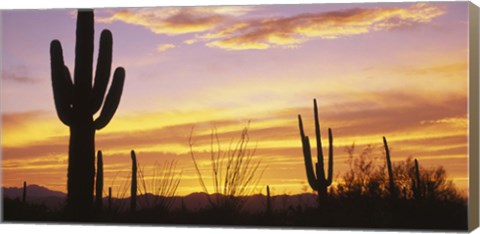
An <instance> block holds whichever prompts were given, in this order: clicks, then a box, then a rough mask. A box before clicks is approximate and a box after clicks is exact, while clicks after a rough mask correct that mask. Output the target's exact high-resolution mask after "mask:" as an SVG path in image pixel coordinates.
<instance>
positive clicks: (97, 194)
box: [95, 150, 103, 210]
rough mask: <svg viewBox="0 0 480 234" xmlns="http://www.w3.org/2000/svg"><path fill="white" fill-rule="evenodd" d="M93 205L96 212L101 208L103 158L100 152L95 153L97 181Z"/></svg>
mask: <svg viewBox="0 0 480 234" xmlns="http://www.w3.org/2000/svg"><path fill="white" fill-rule="evenodd" d="M95 205H96V207H97V209H98V210H101V209H102V206H103V156H102V151H100V150H99V151H98V153H97V179H96V183H95Z"/></svg>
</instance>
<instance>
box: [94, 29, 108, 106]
mask: <svg viewBox="0 0 480 234" xmlns="http://www.w3.org/2000/svg"><path fill="white" fill-rule="evenodd" d="M112 44H113V40H112V33H111V32H110V31H108V30H103V31H102V34H101V36H100V49H99V52H98V59H97V69H96V70H95V85H94V86H93V90H92V100H91V103H92V114H95V113H97V111H98V110H100V107H101V106H102V103H103V98H104V96H105V92H106V90H107V85H108V81H109V79H110V71H111V68H112Z"/></svg>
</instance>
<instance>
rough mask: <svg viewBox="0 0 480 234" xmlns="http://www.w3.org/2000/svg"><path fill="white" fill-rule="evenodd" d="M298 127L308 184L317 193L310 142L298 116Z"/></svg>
mask: <svg viewBox="0 0 480 234" xmlns="http://www.w3.org/2000/svg"><path fill="white" fill-rule="evenodd" d="M298 125H299V128H300V137H301V139H302V148H303V159H304V161H305V171H306V173H307V180H308V184H309V185H310V187H312V189H313V190H315V191H318V190H319V189H320V187H319V185H318V181H317V178H316V177H315V173H314V171H313V163H312V153H311V150H310V140H309V139H308V136H305V132H304V130H303V122H302V116H301V115H298Z"/></svg>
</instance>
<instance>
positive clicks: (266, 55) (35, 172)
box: [1, 2, 468, 195]
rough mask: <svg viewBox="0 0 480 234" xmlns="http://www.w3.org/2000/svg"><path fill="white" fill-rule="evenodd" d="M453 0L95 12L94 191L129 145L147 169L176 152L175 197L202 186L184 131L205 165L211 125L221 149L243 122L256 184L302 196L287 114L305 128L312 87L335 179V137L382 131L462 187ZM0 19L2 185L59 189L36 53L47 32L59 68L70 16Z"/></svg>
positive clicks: (42, 62) (463, 124) (459, 66)
mask: <svg viewBox="0 0 480 234" xmlns="http://www.w3.org/2000/svg"><path fill="white" fill-rule="evenodd" d="M467 6H468V4H467V3H462V2H448V3H447V2H445V3H370V4H364V3H362V4H313V5H290V6H282V5H278V6H276V5H271V6H238V7H164V8H135V9H100V10H97V11H96V12H95V14H96V16H95V17H96V18H95V50H97V49H98V37H99V34H100V32H101V30H102V29H104V28H108V29H110V30H111V31H112V33H113V41H114V44H113V64H112V67H116V66H123V67H125V69H126V83H125V88H124V91H123V96H122V99H121V102H120V106H119V108H118V110H117V113H116V114H115V116H114V118H113V119H112V121H111V123H110V124H109V125H107V127H106V128H105V129H102V130H101V131H97V134H96V149H97V150H102V151H103V156H104V177H105V183H104V187H105V188H104V190H105V191H106V190H107V188H108V187H113V188H114V195H115V194H116V192H115V191H118V190H120V189H121V186H122V183H123V182H124V180H125V179H126V178H127V176H128V173H129V172H130V168H131V165H130V163H131V162H130V157H129V153H130V150H131V149H135V150H136V152H137V157H138V162H139V163H140V165H141V166H145V170H146V173H147V174H148V173H149V170H150V169H149V168H151V167H152V166H153V165H154V164H155V162H158V163H163V162H165V161H171V160H174V161H175V162H176V163H177V164H176V168H177V169H178V171H181V172H182V180H181V182H180V186H179V187H178V193H177V194H178V195H186V194H189V193H192V192H202V189H201V187H200V185H199V184H198V178H197V176H196V174H195V171H194V168H193V162H192V160H191V157H190V151H189V144H188V143H189V142H188V141H189V137H190V134H193V135H192V136H191V137H192V140H193V142H194V151H195V154H197V155H198V156H199V162H200V164H201V165H203V167H202V169H203V170H204V171H207V170H208V169H209V166H208V165H209V164H208V162H209V153H208V150H209V149H210V133H211V130H212V128H216V129H217V131H218V134H219V138H220V140H221V143H222V145H224V146H225V147H226V146H228V143H229V142H230V140H231V139H237V138H238V137H239V136H240V132H241V130H242V129H243V127H245V126H246V125H247V123H248V122H250V124H249V136H250V140H251V141H250V143H251V146H252V147H255V146H256V149H257V150H256V154H255V160H261V161H262V164H261V168H262V169H263V168H265V171H264V174H263V177H262V179H261V181H260V183H259V187H258V188H259V190H258V191H259V192H260V191H262V192H263V190H264V187H265V186H266V185H270V188H271V189H272V192H273V193H274V194H280V193H293V194H295V193H301V192H304V191H305V189H304V187H305V186H306V185H307V181H306V176H305V168H304V164H303V156H302V150H301V141H300V138H299V130H298V122H297V115H299V114H301V115H302V118H303V121H304V127H305V131H306V133H307V135H310V136H312V137H313V136H314V134H313V129H314V125H313V99H314V98H316V99H317V102H318V105H319V116H320V124H321V128H322V139H323V142H326V139H327V138H326V132H327V128H332V130H333V135H334V146H335V155H334V167H335V168H334V178H335V179H334V180H336V181H337V182H338V181H340V179H341V176H342V175H343V173H345V172H346V170H347V168H348V166H347V165H346V163H345V160H346V158H347V153H346V152H345V147H347V146H350V145H352V143H355V145H356V148H357V149H359V150H361V149H362V148H363V147H365V146H367V145H373V146H375V147H376V148H378V150H376V151H375V154H374V156H376V157H377V158H378V159H379V160H380V162H382V160H383V158H382V154H381V149H383V148H382V147H383V145H382V144H383V143H382V136H386V137H387V139H388V140H389V145H390V147H391V148H392V160H393V162H399V161H404V160H405V159H407V158H408V157H410V156H411V157H413V158H417V159H418V160H419V162H420V165H421V166H422V167H425V168H432V167H438V166H443V167H444V168H445V169H446V171H447V175H448V178H449V179H452V180H453V181H454V183H455V184H456V185H457V187H458V188H459V190H460V191H463V192H465V191H466V190H467V188H468V167H467V162H468V152H467V147H468V142H467V139H468V112H467V103H468V88H467V87H468V40H467V39H468V14H467V9H468V7H467ZM2 17H3V25H2V26H3V28H2V30H3V33H2V37H3V40H2V43H3V45H2V47H3V48H4V51H3V54H2V67H3V71H2V88H1V106H2V107H1V108H2V172H3V184H2V186H6V187H18V186H20V185H21V184H22V183H23V181H27V182H28V183H29V184H39V185H42V186H45V187H48V188H51V189H54V190H57V191H62V192H66V181H67V180H66V174H67V157H68V156H67V154H68V137H69V132H68V127H67V126H64V125H63V124H62V123H61V122H60V121H59V120H58V118H57V116H56V113H55V108H54V105H53V97H52V91H51V87H50V85H51V84H50V82H51V81H50V67H49V61H50V60H49V59H50V58H49V53H48V50H49V43H50V41H51V40H53V39H59V40H60V41H61V42H62V45H63V50H64V53H65V62H66V65H67V66H69V68H70V69H71V70H72V68H73V61H74V52H73V51H74V49H73V48H74V43H75V20H76V16H75V13H74V12H73V11H71V10H46V11H24V10H20V11H10V12H9V11H6V12H2ZM19 28H21V29H22V30H19ZM96 53H97V51H95V54H96ZM94 60H96V55H95V58H94ZM25 94H27V95H25ZM192 128H194V131H193V132H192ZM325 145H326V143H324V147H325ZM312 147H314V146H312ZM313 150H314V149H312V151H313ZM324 150H326V149H324ZM359 150H358V151H359ZM314 161H316V160H314ZM207 172H208V171H207ZM206 174H209V173H206ZM207 180H208V178H207ZM308 191H310V189H308Z"/></svg>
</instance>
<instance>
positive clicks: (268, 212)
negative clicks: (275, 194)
mask: <svg viewBox="0 0 480 234" xmlns="http://www.w3.org/2000/svg"><path fill="white" fill-rule="evenodd" d="M266 213H267V215H269V214H271V213H272V201H271V197H270V187H269V186H268V185H267V212H266Z"/></svg>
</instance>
